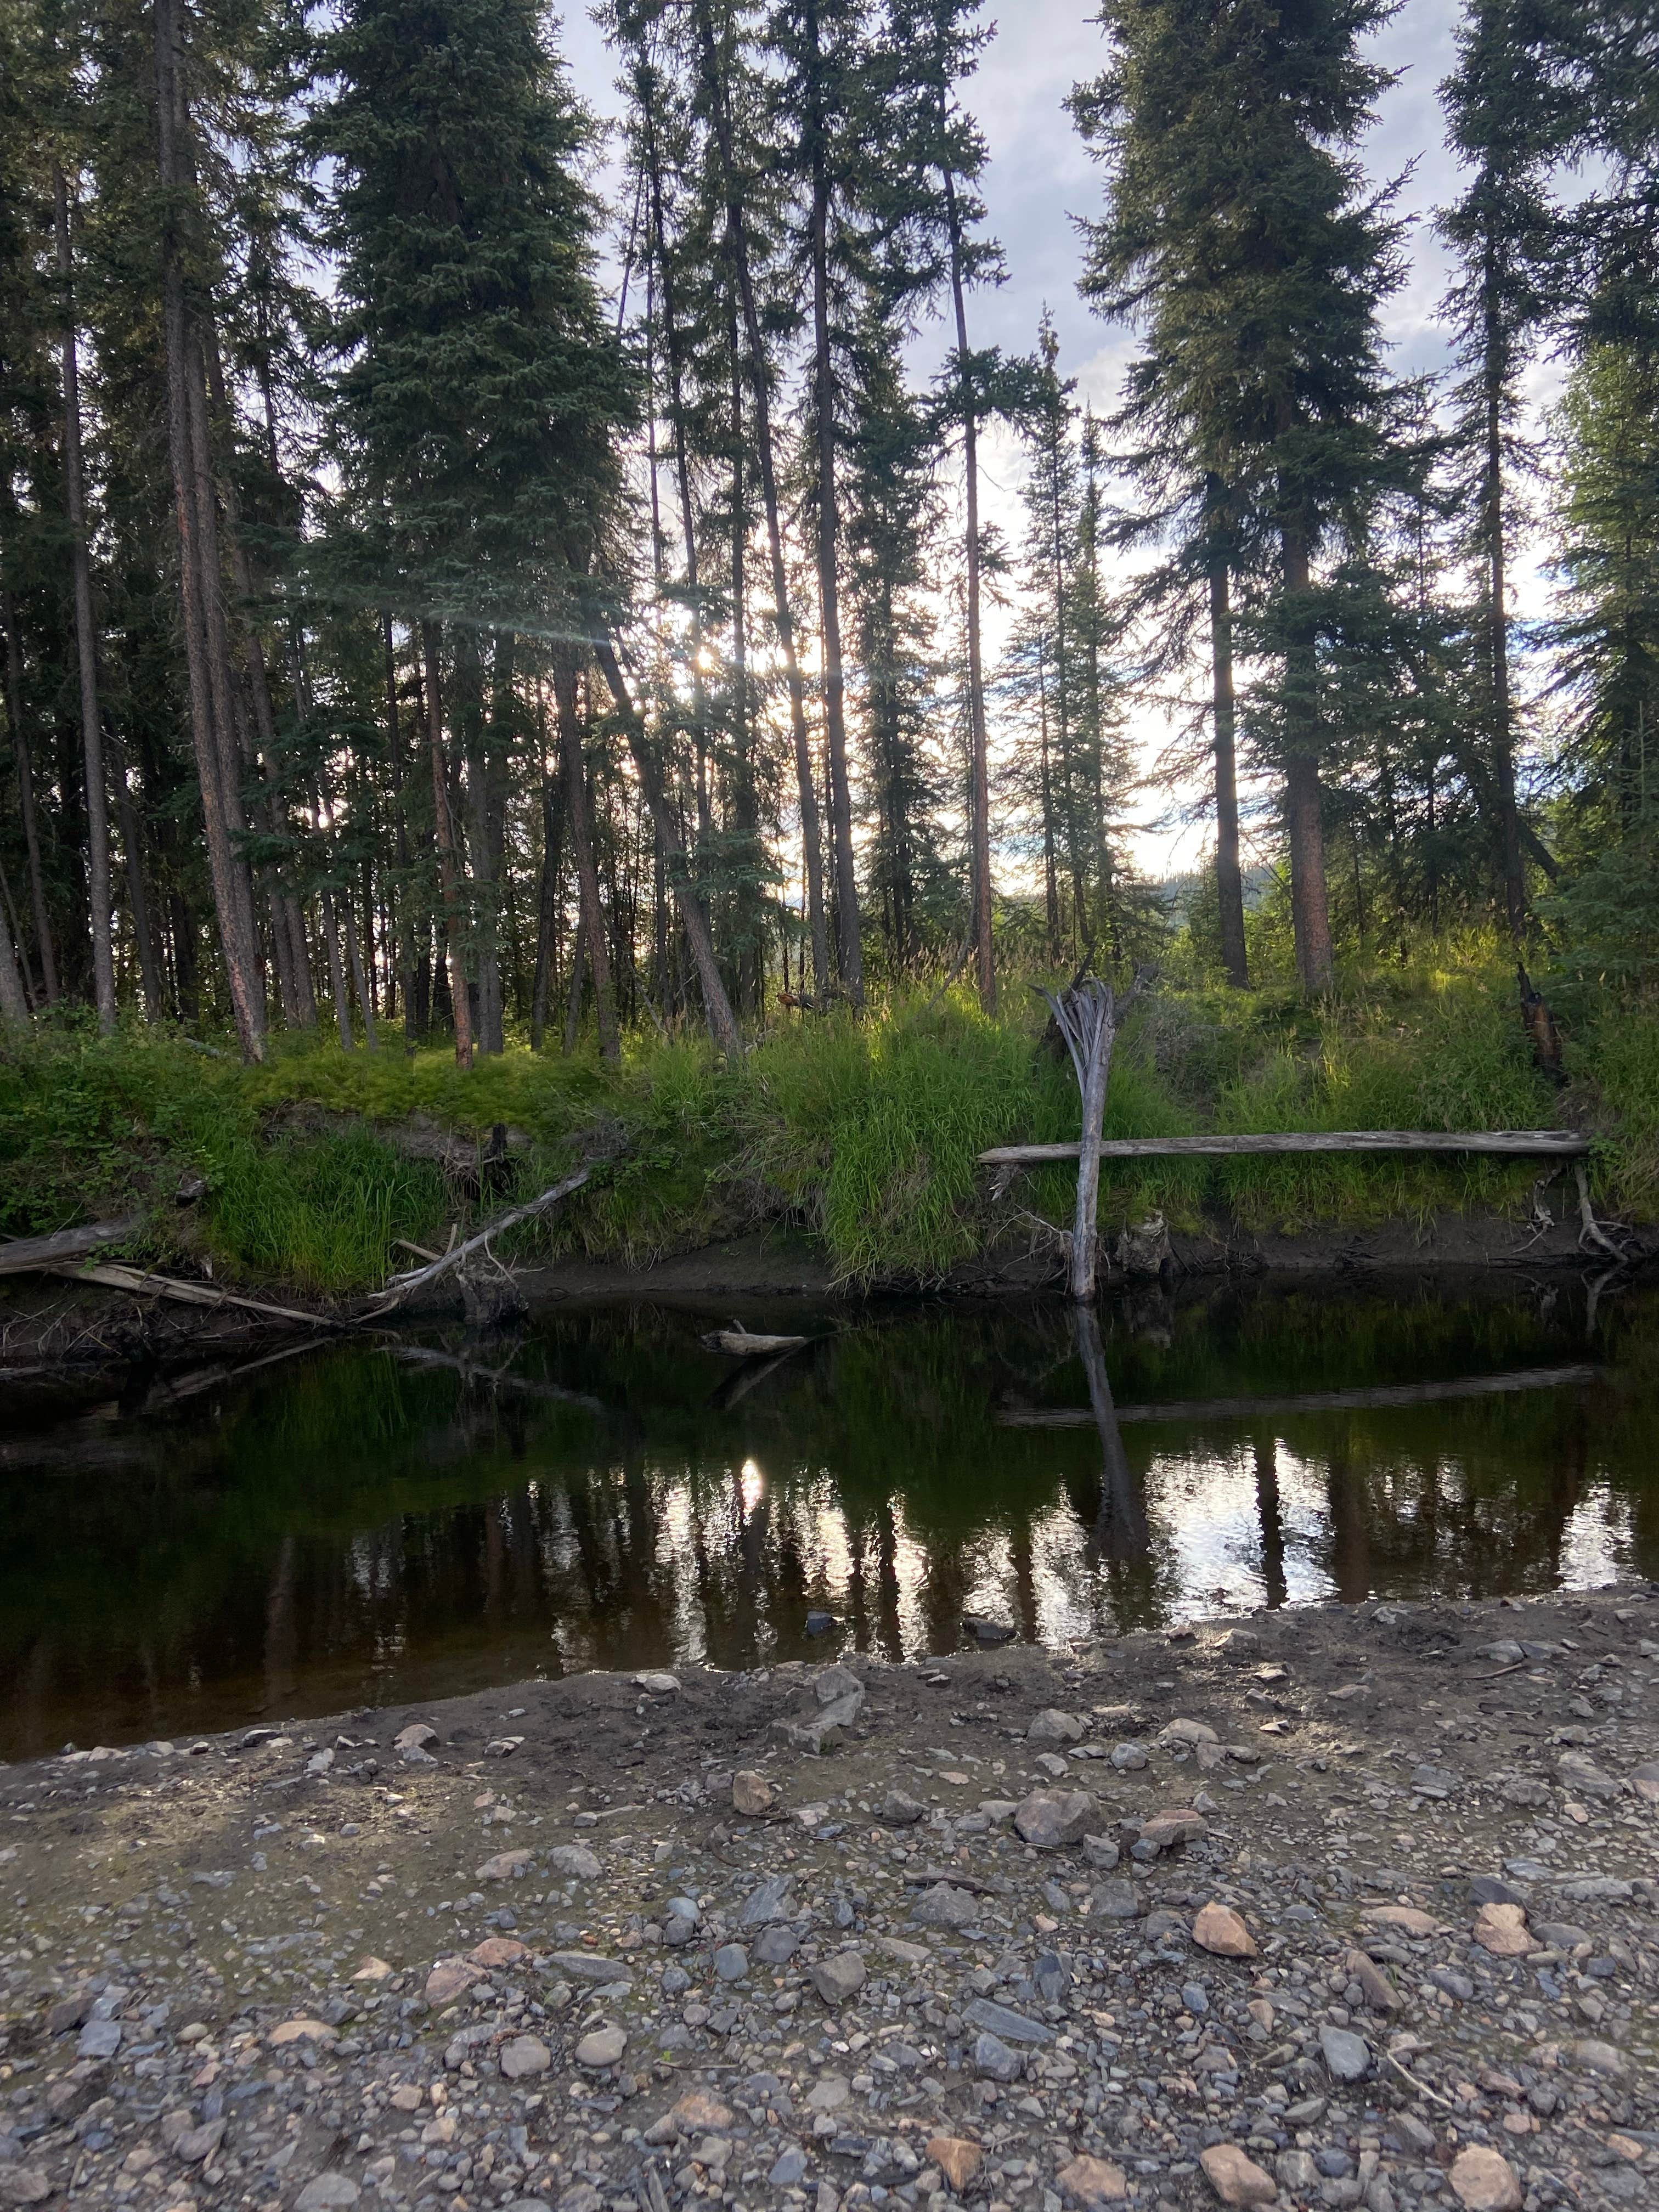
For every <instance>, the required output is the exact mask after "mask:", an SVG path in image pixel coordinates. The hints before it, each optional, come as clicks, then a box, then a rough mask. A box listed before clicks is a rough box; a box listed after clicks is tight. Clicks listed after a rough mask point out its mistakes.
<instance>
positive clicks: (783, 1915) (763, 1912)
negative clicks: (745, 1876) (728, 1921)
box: [738, 1874, 795, 1928]
mask: <svg viewBox="0 0 1659 2212" xmlns="http://www.w3.org/2000/svg"><path fill="white" fill-rule="evenodd" d="M794 1884H795V1877H794V1875H792V1874H776V1875H773V1876H772V1879H771V1880H770V1881H763V1883H762V1884H761V1886H760V1887H759V1888H758V1889H753V1890H750V1893H749V1894H748V1896H747V1897H745V1898H744V1900H743V1903H742V1905H741V1906H740V1907H739V1908H738V1927H739V1928H764V1927H765V1926H766V1924H767V1923H768V1922H769V1921H773V1920H785V1919H787V1917H788V1912H787V1904H786V1900H787V1898H788V1895H789V1893H790V1891H791V1890H792V1889H793V1887H794Z"/></svg>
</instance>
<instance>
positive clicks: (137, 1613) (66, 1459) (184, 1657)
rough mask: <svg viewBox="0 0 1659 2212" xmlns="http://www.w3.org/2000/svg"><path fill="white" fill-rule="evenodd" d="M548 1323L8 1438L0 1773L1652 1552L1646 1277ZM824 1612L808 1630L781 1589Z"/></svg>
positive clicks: (1655, 1315)
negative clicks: (633, 1669)
mask: <svg viewBox="0 0 1659 2212" xmlns="http://www.w3.org/2000/svg"><path fill="white" fill-rule="evenodd" d="M723 1319H724V1316H702V1315H694V1314H689V1313H684V1312H679V1311H662V1310H614V1309H610V1310H606V1309H592V1310H580V1311H574V1310H558V1309H556V1310H551V1311H550V1312H548V1313H546V1314H544V1315H543V1316H540V1317H538V1320H537V1321H536V1322H534V1323H533V1324H532V1326H531V1327H530V1328H527V1329H526V1332H525V1333H524V1334H523V1335H522V1336H520V1337H517V1338H513V1339H504V1340H474V1341H472V1342H471V1343H469V1342H467V1340H465V1339H463V1338H462V1337H461V1336H460V1335H459V1333H457V1334H454V1335H453V1336H450V1337H447V1338H446V1337H441V1336H440V1335H437V1334H433V1335H430V1336H428V1337H427V1338H426V1339H424V1340H422V1342H421V1343H419V1344H415V1343H410V1344H409V1345H406V1346H392V1347H379V1348H367V1347H364V1346H334V1347H329V1348H322V1349H315V1350H313V1351H310V1352H303V1353H301V1354H299V1355H297V1356H289V1357H286V1358H283V1357H279V1358H275V1359H271V1360H268V1361H266V1362H264V1363H263V1364H258V1366H256V1367H254V1368H252V1369H251V1370H247V1371H245V1372H243V1373H240V1374H230V1375H221V1376H210V1377H202V1376H197V1377H192V1378H186V1380H185V1383H183V1384H182V1385H176V1386H173V1387H170V1388H167V1389H161V1388H154V1387H153V1388H150V1389H149V1390H148V1391H147V1392H145V1393H144V1394H143V1395H142V1400H141V1402H137V1403H133V1404H128V1405H120V1406H116V1405H112V1406H109V1407H103V1408H100V1409H99V1410H98V1411H97V1412H95V1413H92V1414H89V1415H85V1416H82V1417H80V1418H78V1419H76V1420H75V1421H73V1422H70V1423H60V1424H58V1425H55V1426H51V1427H43V1428H37V1429H35V1430H33V1431H25V1432H19V1430H18V1428H17V1426H16V1424H15V1419H12V1418H9V1416H8V1414H7V1413H6V1411H5V1409H4V1407H0V1756H5V1757H12V1758H15V1757H18V1756H22V1755H27V1754H29V1753H38V1752H40V1751H45V1750H48V1749H52V1750H55V1749H57V1748H58V1747H60V1746H61V1745H62V1744H63V1743H64V1741H66V1740H67V1741H74V1742H76V1743H78V1744H81V1745H87V1744H90V1743H94V1742H109V1743H113V1742H119V1741H131V1740H132V1739H134V1738H142V1737H147V1736H152V1735H167V1736H173V1737H177V1736H180V1735H188V1734H189V1733H191V1732H192V1731H196V1730H199V1729H212V1728H222V1727H230V1726H234V1725H235V1724H236V1723H240V1722H244V1721H249V1720H252V1719H254V1718H256V1717H261V1716H270V1717H301V1716H304V1715H306V1714H307V1713H320V1712H328V1711H338V1710H341V1709H343V1708H347V1707H350V1706H353V1705H367V1704H370V1703H379V1702H381V1701H385V1700H391V1699H417V1698H431V1697H436V1696H441V1695H443V1694H446V1693H451V1692H459V1691H461V1690H465V1689H473V1688H477V1687H480V1686H485V1685H488V1684H492V1683H500V1682H506V1681H510V1680H517V1679H520V1678H521V1677H523V1676H525V1675H528V1674H537V1673H559V1672H565V1671H569V1670H571V1669H574V1668H585V1667H594V1666H599V1667H612V1666H639V1665H641V1664H646V1663H652V1664H659V1665H660V1664H669V1663H672V1662H675V1661H678V1660H683V1659H689V1658H702V1657H707V1658H708V1659H710V1660H712V1661H713V1662H715V1663H716V1664H720V1665H725V1666H739V1665H744V1664H750V1663H752V1662H755V1661H756V1660H757V1659H763V1658H769V1657H788V1656H799V1655H802V1654H805V1653H809V1652H810V1653H812V1654H814V1655H818V1656H822V1655H823V1654H825V1653H826V1652H827V1651H828V1650H830V1649H832V1648H835V1647H836V1646H837V1645H838V1644H850V1645H854V1646H856V1647H857V1648H859V1649H861V1650H880V1651H883V1652H885V1653H887V1654H889V1655H890V1656H895V1657H896V1656H904V1655H908V1654H913V1653H918V1652H932V1651H939V1650H950V1649H954V1648H955V1647H956V1646H957V1644H960V1643H962V1642H963V1641H964V1640H965V1639H964V1636H963V1628H962V1618H963V1613H965V1612H968V1613H976V1614H982V1615H987V1616H989V1617H992V1618H994V1619H996V1620H1002V1621H1006V1622H1007V1623H1008V1624H1009V1625H1011V1626H1012V1627H1014V1628H1015V1629H1016V1630H1017V1632H1018V1633H1019V1634H1021V1635H1023V1636H1024V1637H1026V1638H1040V1639H1042V1640H1044V1641H1048V1642H1051V1643H1063V1642H1065V1641H1066V1639H1067V1638H1074V1637H1080V1636H1085V1635H1087V1634H1089V1633H1091V1632H1094V1631H1096V1630H1100V1629H1112V1628H1118V1629H1121V1628H1127V1627H1130V1626H1146V1625H1156V1624H1160V1623H1168V1622H1171V1621H1174V1620H1177V1619H1179V1618H1180V1617H1182V1615H1183V1614H1188V1613H1213V1612H1216V1611H1218V1610H1226V1609H1242V1608H1248V1607H1254V1606H1258V1605H1263V1604H1266V1605H1283V1604H1303V1603H1316V1602H1320V1601H1325V1600H1328V1599H1332V1598H1337V1599H1341V1600H1345V1601H1353V1600H1356V1599H1359V1598H1363V1597H1364V1596H1366V1595H1389V1596H1399V1597H1406V1598H1411V1597H1415V1596H1421V1595H1429V1594H1437V1595H1461V1594H1465V1593H1492V1592H1497V1591H1501V1590H1522V1589H1532V1590H1538V1589H1548V1588H1551V1587H1553V1586H1555V1585H1557V1584H1560V1583H1571V1584H1577V1585H1583V1584H1594V1583H1601V1582H1604V1581H1607V1580H1608V1579H1610V1578H1611V1577H1613V1575H1614V1574H1615V1573H1618V1572H1620V1571H1629V1570H1632V1569H1634V1570H1638V1571H1644V1572H1653V1571H1659V1441H1656V1440H1659V1295H1656V1294H1655V1293H1654V1292H1653V1291H1641V1290H1638V1289H1635V1288H1632V1287H1630V1286H1626V1287H1625V1288H1623V1289H1622V1290H1620V1289H1619V1288H1618V1287H1617V1286H1609V1287H1607V1289H1605V1290H1604V1291H1602V1292H1601V1294H1600V1295H1599V1296H1597V1295H1595V1294H1594V1293H1593V1292H1592V1291H1591V1290H1590V1288H1589V1285H1587V1284H1586V1283H1580V1282H1562V1283H1536V1284H1534V1283H1528V1282H1526V1281H1524V1280H1520V1279H1516V1278H1515V1277H1507V1278H1505V1279H1502V1280H1501V1281H1498V1282H1487V1281H1485V1280H1481V1281H1479V1282H1474V1283H1468V1282H1464V1283H1460V1284H1457V1285H1449V1284H1447V1283H1445V1282H1436V1281H1434V1280H1432V1279H1431V1280H1425V1281H1422V1282H1409V1283H1407V1282H1395V1283H1374V1284H1372V1285H1369V1286H1367V1287H1356V1286H1344V1285H1341V1284H1340V1283H1333V1282H1322V1283H1317V1284H1314V1285H1306V1284H1304V1285H1297V1287H1294V1288H1287V1287H1284V1286H1282V1285H1265V1284H1264V1285H1256V1286H1246V1287H1243V1288H1239V1287H1237V1286H1232V1287H1228V1288H1225V1289H1218V1288H1215V1287H1213V1286H1211V1287H1204V1288H1198V1289H1194V1290H1191V1291H1188V1292H1185V1293H1182V1294H1181V1295H1178V1296H1176V1297H1166V1296H1164V1295H1161V1294H1156V1293H1154V1294H1151V1295H1147V1296H1144V1297H1139V1298H1138V1299H1133V1300H1130V1301H1128V1302H1127V1303H1124V1304H1119V1305H1116V1306H1108V1307H1104V1308H1103V1310H1102V1311H1101V1314H1100V1316H1099V1319H1098V1322H1097V1323H1095V1322H1091V1320H1090V1319H1089V1318H1087V1317H1084V1318H1082V1319H1079V1317H1076V1316H1073V1314H1072V1313H1071V1312H1070V1311H1069V1310H1067V1309H1066V1308H1065V1307H1064V1306H1062V1305H1059V1304H1020V1305H1017V1306H1013V1307H1006V1308H999V1309H995V1310H992V1309H987V1308H975V1309H971V1310H962V1309H946V1308H940V1307H933V1308H927V1307H907V1308H903V1309H885V1310H854V1311H851V1312H849V1311H848V1310H837V1311H828V1312H823V1313H812V1312H803V1311H800V1310H793V1309H792V1310H779V1311H775V1312H771V1313H763V1312H760V1311H757V1310H754V1309H753V1308H752V1307H746V1308H745V1310H744V1321H745V1322H746V1323H747V1324H748V1325H749V1326H750V1327H751V1328H757V1327H768V1326H770V1327H779V1328H792V1329H799V1330H800V1331H803V1332H805V1333H806V1334H809V1335H810V1336H811V1338H812V1341H811V1343H810V1344H809V1345H808V1346H806V1348H805V1350H803V1351H801V1352H798V1353H796V1354H794V1355H793V1356H792V1357H789V1358H785V1359H783V1360H781V1361H779V1362H777V1363H775V1364H771V1365H747V1366H738V1365H737V1364H734V1363H733V1362H732V1361H731V1360H729V1359H726V1358H723V1357H722V1356H720V1355H719V1354H717V1353H714V1352H708V1351H706V1350H705V1349H704V1348H703V1347H702V1345H701V1344H700V1342H699V1340H698V1339H699V1332H700V1331H701V1330H702V1329H704V1328H708V1327H710V1326H711V1325H712V1323H713V1322H714V1321H716V1320H723ZM819 1607H822V1608H824V1609H827V1610H829V1611H832V1612H833V1613H835V1614H836V1616H837V1620H838V1624H839V1625H838V1626H837V1628H836V1630H835V1631H833V1632H831V1634H830V1635H829V1637H828V1638H823V1639H814V1638H809V1637H808V1636H807V1634H806V1629H805V1622H806V1617H807V1614H808V1613H809V1611H811V1610H812V1609H814V1608H819Z"/></svg>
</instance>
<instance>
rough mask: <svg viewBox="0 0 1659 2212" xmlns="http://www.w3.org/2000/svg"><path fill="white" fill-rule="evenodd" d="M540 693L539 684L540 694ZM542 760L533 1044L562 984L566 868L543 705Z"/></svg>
mask: <svg viewBox="0 0 1659 2212" xmlns="http://www.w3.org/2000/svg"><path fill="white" fill-rule="evenodd" d="M538 696H540V693H539V688H538ZM540 738H541V742H540V747H539V764H540V767H541V772H542V773H541V785H542V866H541V875H540V878H539V879H538V884H537V896H536V980H535V982H534V984H533V986H532V990H531V994H530V1048H531V1050H532V1052H541V1051H542V1050H544V1048H545V1046H546V1043H547V1007H548V1001H549V999H550V997H551V995H552V994H553V992H554V991H555V990H556V988H557V987H558V967H559V881H560V878H561V877H562V873H563V871H564V854H563V853H562V850H561V844H562V839H561V836H560V831H561V829H562V826H563V825H562V817H561V816H560V813H559V809H558V787H557V785H556V782H555V781H554V779H553V777H552V776H550V775H549V774H548V772H547V750H548V749H547V709H546V705H545V702H543V704H542V708H541V731H540Z"/></svg>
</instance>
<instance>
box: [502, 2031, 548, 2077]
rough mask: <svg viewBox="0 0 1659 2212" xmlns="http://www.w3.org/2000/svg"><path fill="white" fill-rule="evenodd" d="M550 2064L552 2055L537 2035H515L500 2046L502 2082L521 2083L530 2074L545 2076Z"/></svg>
mask: <svg viewBox="0 0 1659 2212" xmlns="http://www.w3.org/2000/svg"><path fill="white" fill-rule="evenodd" d="M552 2063H553V2054H552V2052H551V2051H550V2050H549V2049H548V2047H547V2045H545V2044H544V2042H543V2041H542V2039H541V2038H540V2036H538V2035H515V2036H514V2037H513V2040H512V2041H511V2043H505V2044H503V2045H501V2077H502V2079H503V2080H504V2081H525V2080H526V2079H527V2077H528V2076H529V2075H532V2074H545V2073H546V2071H547V2069H548V2068H549V2067H550V2065H551V2064H552Z"/></svg>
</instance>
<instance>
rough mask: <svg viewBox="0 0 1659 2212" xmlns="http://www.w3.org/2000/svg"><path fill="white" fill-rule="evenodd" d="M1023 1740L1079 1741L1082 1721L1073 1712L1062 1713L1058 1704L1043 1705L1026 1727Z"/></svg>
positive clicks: (1081, 1734)
mask: <svg viewBox="0 0 1659 2212" xmlns="http://www.w3.org/2000/svg"><path fill="white" fill-rule="evenodd" d="M1025 1740H1026V1741H1027V1742H1028V1743H1081V1742H1082V1741H1083V1723H1082V1722H1081V1721H1080V1720H1079V1718H1078V1717H1077V1715H1076V1714H1075V1713H1063V1712H1061V1711H1060V1708H1059V1706H1058V1705H1045V1706H1044V1708H1043V1709H1042V1711H1041V1712H1040V1713H1038V1714H1036V1716H1035V1717H1034V1718H1033V1720H1032V1722H1031V1724H1030V1727H1029V1728H1028V1729H1026V1731H1025Z"/></svg>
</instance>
